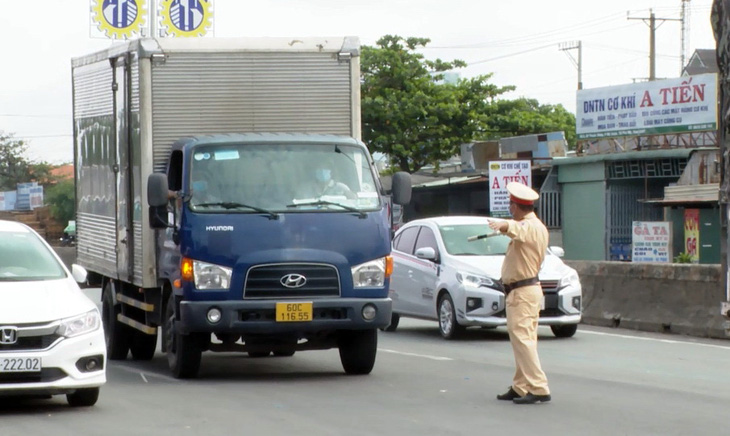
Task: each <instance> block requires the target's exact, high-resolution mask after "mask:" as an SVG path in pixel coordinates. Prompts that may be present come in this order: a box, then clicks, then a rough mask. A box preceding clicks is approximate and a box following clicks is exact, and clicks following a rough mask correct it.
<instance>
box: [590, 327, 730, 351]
mask: <svg viewBox="0 0 730 436" xmlns="http://www.w3.org/2000/svg"><path fill="white" fill-rule="evenodd" d="M578 332H579V333H586V334H589V335H599V336H613V337H617V338H625V339H637V340H640V341H655V342H664V343H665V344H686V345H698V346H700V347H709V348H720V349H722V350H730V346H723V345H714V344H703V343H702V342H691V341H676V340H673V339H657V338H645V337H642V336H630V335H620V334H617V333H605V332H594V331H590V330H578Z"/></svg>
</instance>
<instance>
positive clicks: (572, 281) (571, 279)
mask: <svg viewBox="0 0 730 436" xmlns="http://www.w3.org/2000/svg"><path fill="white" fill-rule="evenodd" d="M568 286H570V287H573V288H580V279H579V278H578V273H577V272H576V271H571V272H570V273H569V274H568V275H566V276H564V277H562V278H561V279H560V283H558V289H564V288H567V287H568Z"/></svg>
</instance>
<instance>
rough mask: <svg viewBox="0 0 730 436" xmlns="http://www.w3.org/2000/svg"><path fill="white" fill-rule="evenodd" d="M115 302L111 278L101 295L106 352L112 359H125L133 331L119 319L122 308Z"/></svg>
mask: <svg viewBox="0 0 730 436" xmlns="http://www.w3.org/2000/svg"><path fill="white" fill-rule="evenodd" d="M114 303H115V302H114V283H113V282H112V281H111V280H110V281H108V282H107V283H106V285H104V292H103V295H102V297H101V312H102V316H101V319H102V323H103V324H104V339H105V341H106V353H107V357H108V358H109V359H111V360H124V359H126V358H127V354H128V353H129V343H130V340H131V337H130V336H131V333H132V331H131V330H130V329H129V328H128V327H127V326H126V325H124V324H122V323H121V322H119V321H118V320H117V315H118V314H119V313H121V308H120V306H119V305H115V304H114Z"/></svg>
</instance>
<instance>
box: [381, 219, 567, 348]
mask: <svg viewBox="0 0 730 436" xmlns="http://www.w3.org/2000/svg"><path fill="white" fill-rule="evenodd" d="M489 219H490V220H497V218H489ZM491 233H493V232H492V230H491V229H490V228H489V227H488V225H487V218H486V217H476V216H451V217H436V218H426V219H420V220H415V221H410V222H408V223H406V224H405V225H403V227H401V228H400V229H399V230H398V232H397V233H396V235H395V237H394V239H393V275H392V276H391V279H390V298H391V299H392V300H393V318H392V320H391V324H390V326H389V327H387V328H386V329H385V330H387V331H394V330H395V329H396V328H397V327H398V321H399V319H400V317H401V316H406V317H413V318H421V319H429V320H437V321H438V323H439V329H440V330H441V335H442V336H443V337H444V338H447V339H450V338H453V337H455V336H457V335H458V334H459V333H460V332H461V331H462V330H463V329H464V328H465V327H470V326H480V327H498V326H505V325H507V318H506V315H505V294H504V290H503V287H502V284H501V282H500V277H501V270H502V262H503V261H504V254H505V253H506V251H507V245H508V244H509V242H510V239H509V237H507V236H505V235H501V234H495V235H493V236H489V237H487V238H480V239H477V240H475V241H469V239H468V238H469V237H472V236H479V235H488V234H491ZM563 254H564V252H563V249H562V248H560V247H550V248H549V249H548V252H547V254H546V256H545V261H544V262H543V264H542V267H541V268H540V272H539V279H540V284H541V286H542V290H543V295H544V299H543V308H542V310H541V311H540V319H539V324H540V325H549V326H550V327H551V329H552V331H553V334H554V335H555V336H557V337H571V336H573V335H574V334H575V332H576V330H577V327H578V323H579V322H580V319H581V285H580V280H579V278H578V273H577V272H576V271H575V270H574V269H573V268H570V267H569V266H567V265H565V263H563V261H562V260H561V259H560V257H562V256H563Z"/></svg>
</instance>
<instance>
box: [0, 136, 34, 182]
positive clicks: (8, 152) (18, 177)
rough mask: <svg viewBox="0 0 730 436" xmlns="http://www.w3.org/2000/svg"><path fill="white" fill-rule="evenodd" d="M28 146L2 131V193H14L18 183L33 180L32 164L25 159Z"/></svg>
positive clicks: (0, 137)
mask: <svg viewBox="0 0 730 436" xmlns="http://www.w3.org/2000/svg"><path fill="white" fill-rule="evenodd" d="M27 149H28V145H27V144H26V143H25V142H24V141H22V140H19V139H15V138H13V135H12V134H6V133H4V132H2V131H0V191H13V190H15V189H16V185H17V184H18V183H25V182H30V181H31V180H32V175H31V164H30V161H28V159H27V158H25V156H24V155H25V152H26V151H27Z"/></svg>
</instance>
